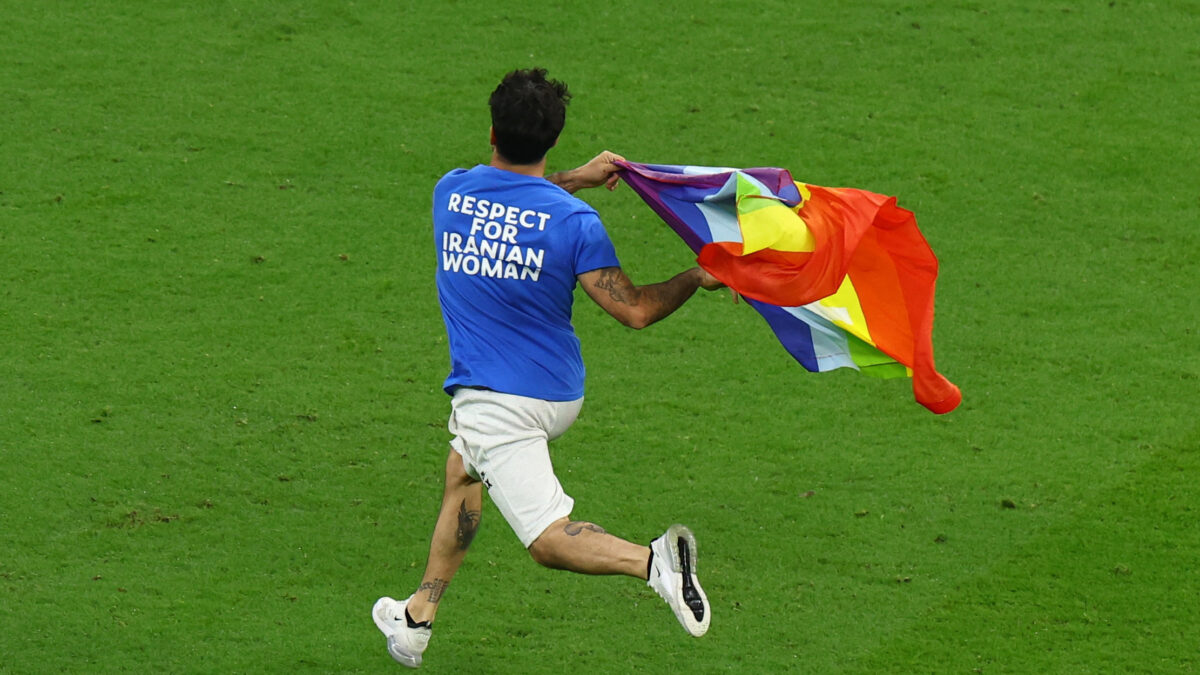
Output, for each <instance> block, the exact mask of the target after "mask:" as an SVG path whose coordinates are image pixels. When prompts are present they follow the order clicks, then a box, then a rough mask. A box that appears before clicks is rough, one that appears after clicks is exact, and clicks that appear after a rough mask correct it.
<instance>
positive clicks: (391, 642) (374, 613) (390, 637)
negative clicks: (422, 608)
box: [371, 597, 421, 668]
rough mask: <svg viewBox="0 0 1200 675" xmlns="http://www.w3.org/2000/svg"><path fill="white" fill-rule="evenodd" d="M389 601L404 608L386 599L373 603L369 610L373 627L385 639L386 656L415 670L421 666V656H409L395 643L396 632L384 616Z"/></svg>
mask: <svg viewBox="0 0 1200 675" xmlns="http://www.w3.org/2000/svg"><path fill="white" fill-rule="evenodd" d="M389 601H390V602H395V603H396V604H398V605H400V606H401V607H403V606H404V603H403V602H398V601H396V600H392V599H391V598H386V597H384V598H380V599H378V600H376V601H375V606H374V607H372V608H371V618H372V619H374V620H375V627H376V628H378V629H379V631H380V632H381V633H383V634H384V636H386V637H387V651H388V654H389V655H390V656H391V657H392V658H393V659H395V660H396V662H397V663H399V664H400V665H402V666H407V667H409V668H417V667H419V666H420V665H421V655H420V654H410V653H408V652H406V651H404V650H402V649H400V645H398V644H397V643H396V631H394V630H392V627H391V626H390V625H388V620H387V617H386V616H385V615H384V611H385V608H386V606H387V604H388V602H389ZM401 611H403V609H401Z"/></svg>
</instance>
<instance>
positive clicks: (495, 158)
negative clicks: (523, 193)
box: [489, 150, 546, 178]
mask: <svg viewBox="0 0 1200 675" xmlns="http://www.w3.org/2000/svg"><path fill="white" fill-rule="evenodd" d="M489 166H492V167H494V168H497V169H503V170H504V171H511V172H513V173H519V174H521V175H523V176H535V177H537V178H544V177H545V176H546V158H545V157H543V158H542V160H541V161H539V162H538V163H537V164H513V163H511V162H509V161H508V160H506V159H504V158H503V157H501V156H500V153H498V152H496V151H495V150H492V161H491V163H490V164H489Z"/></svg>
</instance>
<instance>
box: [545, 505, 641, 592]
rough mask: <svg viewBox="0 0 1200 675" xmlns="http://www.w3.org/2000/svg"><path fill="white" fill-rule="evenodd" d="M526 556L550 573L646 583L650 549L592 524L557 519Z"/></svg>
mask: <svg viewBox="0 0 1200 675" xmlns="http://www.w3.org/2000/svg"><path fill="white" fill-rule="evenodd" d="M529 555H530V556H532V557H533V559H534V560H535V561H536V562H537V563H538V564H539V565H543V566H545V567H549V568H551V569H558V570H568V571H571V572H579V573H580V574H624V575H627V576H631V577H636V578H638V579H642V580H645V579H646V575H647V568H648V566H649V562H650V547H649V546H639V545H638V544H634V543H632V542H628V541H625V540H624V539H621V538H619V537H614V536H613V535H611V534H608V533H607V532H605V531H604V528H602V527H600V526H599V525H596V524H595V523H589V522H585V521H579V520H569V519H567V518H560V519H559V520H556V521H554V522H553V523H551V524H550V527H548V528H546V530H545V531H544V532H542V534H541V535H540V536H538V538H537V539H536V540H534V542H533V544H532V545H530V547H529Z"/></svg>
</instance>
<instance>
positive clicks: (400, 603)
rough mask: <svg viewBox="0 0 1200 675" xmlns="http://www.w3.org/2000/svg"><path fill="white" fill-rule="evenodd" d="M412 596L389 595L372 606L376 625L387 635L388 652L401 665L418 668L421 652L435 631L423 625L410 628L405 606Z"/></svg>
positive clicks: (372, 615) (372, 614)
mask: <svg viewBox="0 0 1200 675" xmlns="http://www.w3.org/2000/svg"><path fill="white" fill-rule="evenodd" d="M411 599H412V596H411V595H410V596H408V598H406V599H404V600H393V599H391V598H388V597H383V598H380V599H379V600H376V601H375V606H374V607H373V608H371V617H372V618H373V619H375V625H376V626H378V627H379V630H381V631H383V634H384V635H386V636H387V649H388V654H391V655H392V658H393V659H396V660H397V661H399V662H400V663H401V665H405V666H408V667H409V668H416V667H418V666H420V665H421V653H422V652H424V651H425V647H427V646H428V645H429V635H430V633H432V632H433V631H431V630H430V629H429V628H426V627H424V626H422V627H421V628H409V627H408V619H407V618H406V617H405V615H404V608H405V607H407V606H408V601H409V600H411Z"/></svg>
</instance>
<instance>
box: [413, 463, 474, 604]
mask: <svg viewBox="0 0 1200 675" xmlns="http://www.w3.org/2000/svg"><path fill="white" fill-rule="evenodd" d="M482 506H483V491H482V488H481V483H480V482H479V481H477V480H475V479H474V478H471V477H470V476H469V475H467V471H466V469H465V468H463V461H462V456H461V455H459V454H458V452H456V451H454V450H453V449H451V450H450V455H449V457H447V458H446V487H445V492H443V494H442V510H441V512H440V513H439V514H438V519H437V524H436V525H435V526H434V528H433V538H432V540H431V541H430V543H429V559H428V560H427V561H426V563H425V576H424V577H422V578H421V585H420V586H419V587H418V588H417V592H416V593H415V594H414V595H413V597H412V599H411V600H410V601H409V603H408V613H409V615H410V616H411V617H412V618H413V620H414V621H418V622H419V621H429V622H431V623H432V622H433V618H434V616H435V615H436V614H437V609H438V603H439V602H440V601H441V599H442V594H443V593H445V592H446V587H447V586H449V585H450V580H451V579H453V578H454V573H455V572H457V571H458V568H459V566H460V565H462V561H463V558H464V557H465V556H466V555H467V548H468V547H469V546H470V545H471V540H472V539H474V538H475V531H476V530H477V529H478V528H479V514H480V510H481V509H482Z"/></svg>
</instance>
